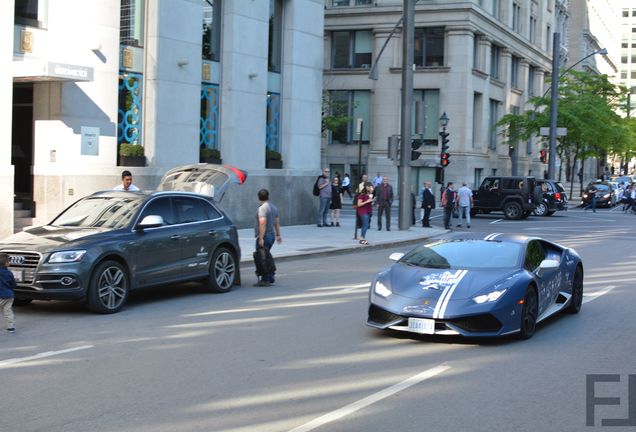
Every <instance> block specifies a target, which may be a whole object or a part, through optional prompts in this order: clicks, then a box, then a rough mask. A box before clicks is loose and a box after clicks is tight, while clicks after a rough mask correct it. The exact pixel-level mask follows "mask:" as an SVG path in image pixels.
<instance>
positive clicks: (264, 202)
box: [254, 189, 283, 286]
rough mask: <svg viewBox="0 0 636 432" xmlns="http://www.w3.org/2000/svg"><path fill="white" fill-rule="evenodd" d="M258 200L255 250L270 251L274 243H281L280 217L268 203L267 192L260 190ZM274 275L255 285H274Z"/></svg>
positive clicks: (267, 276)
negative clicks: (263, 249)
mask: <svg viewBox="0 0 636 432" xmlns="http://www.w3.org/2000/svg"><path fill="white" fill-rule="evenodd" d="M258 200H259V201H260V203H261V205H260V207H259V208H258V210H257V211H256V226H255V227H254V235H255V236H256V249H257V250H258V249H259V248H265V249H267V250H270V249H271V248H272V246H273V245H274V241H277V242H278V243H281V242H282V241H283V238H282V237H281V235H280V217H279V215H278V208H276V206H275V205H274V204H272V203H270V202H269V191H268V190H267V189H261V190H259V191H258ZM274 276H275V273H269V274H264V275H262V276H261V279H260V280H259V281H258V282H257V283H256V285H258V286H266V285H271V284H273V283H274Z"/></svg>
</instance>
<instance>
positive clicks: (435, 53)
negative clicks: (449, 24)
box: [414, 27, 444, 66]
mask: <svg viewBox="0 0 636 432" xmlns="http://www.w3.org/2000/svg"><path fill="white" fill-rule="evenodd" d="M414 62H415V65H416V66H442V65H444V27H427V28H418V29H415V58H414Z"/></svg>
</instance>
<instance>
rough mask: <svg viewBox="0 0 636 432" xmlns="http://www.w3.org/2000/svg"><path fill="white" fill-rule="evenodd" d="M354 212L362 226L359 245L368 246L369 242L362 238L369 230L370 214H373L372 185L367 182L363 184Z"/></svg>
mask: <svg viewBox="0 0 636 432" xmlns="http://www.w3.org/2000/svg"><path fill="white" fill-rule="evenodd" d="M356 212H357V214H358V217H359V218H360V221H361V225H362V229H361V230H360V235H361V237H362V240H360V244H363V245H368V244H369V242H368V241H367V240H366V239H365V238H364V237H365V236H366V234H367V230H368V229H369V221H370V220H371V214H373V185H372V184H371V183H369V182H366V183H365V184H364V189H363V190H362V192H360V194H359V195H358V206H357V208H356Z"/></svg>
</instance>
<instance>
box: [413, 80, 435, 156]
mask: <svg viewBox="0 0 636 432" xmlns="http://www.w3.org/2000/svg"><path fill="white" fill-rule="evenodd" d="M416 101H421V102H422V110H423V111H424V113H423V115H424V130H423V131H422V138H423V139H424V144H425V145H432V146H436V145H437V142H438V135H437V132H438V131H439V116H440V109H439V90H438V89H434V90H415V91H414V92H413V109H412V110H411V112H412V113H413V118H412V121H411V130H412V132H413V134H415V126H416V120H415V102H416Z"/></svg>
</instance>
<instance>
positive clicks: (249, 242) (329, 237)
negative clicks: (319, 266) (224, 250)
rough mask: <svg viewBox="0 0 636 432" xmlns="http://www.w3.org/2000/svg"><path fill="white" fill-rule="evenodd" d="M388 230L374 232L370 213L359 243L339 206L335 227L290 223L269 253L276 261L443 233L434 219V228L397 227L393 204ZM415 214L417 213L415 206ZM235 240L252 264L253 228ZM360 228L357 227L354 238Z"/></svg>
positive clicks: (348, 217) (350, 220)
mask: <svg viewBox="0 0 636 432" xmlns="http://www.w3.org/2000/svg"><path fill="white" fill-rule="evenodd" d="M391 210H392V213H393V216H394V217H392V218H391V231H386V230H385V229H383V230H382V231H378V224H377V215H373V219H372V221H371V228H370V229H369V230H368V231H367V235H366V239H367V241H368V242H369V245H367V246H364V245H361V244H360V243H359V242H358V240H354V239H353V228H354V224H355V217H354V214H353V210H352V209H351V210H349V209H343V212H344V214H342V215H341V216H340V226H339V227H323V228H318V227H317V226H316V224H312V225H293V226H283V227H281V234H282V237H283V242H282V243H280V244H279V243H275V244H274V246H273V247H272V255H273V256H274V258H275V259H276V260H278V261H282V260H283V261H284V259H285V258H291V257H300V256H308V255H325V254H332V253H342V252H343V251H348V250H350V251H353V250H358V249H360V250H361V249H369V248H373V247H380V246H389V245H399V244H402V243H409V242H415V241H418V240H423V239H426V238H428V237H433V236H437V235H440V234H443V233H445V232H446V230H445V229H443V228H442V226H441V220H440V219H435V220H433V222H432V223H434V224H437V225H438V226H436V227H434V228H422V225H421V222H419V223H418V224H416V225H415V226H412V227H410V228H409V229H408V230H405V231H400V230H399V229H398V222H397V213H398V209H397V208H396V207H394V208H392V209H391ZM417 210H418V212H417V213H416V215H419V209H417ZM238 234H239V242H240V245H241V263H245V264H248V263H249V264H251V263H253V262H254V261H253V258H252V252H254V246H255V239H254V229H253V228H244V229H240V230H238ZM359 238H360V230H358V239H359Z"/></svg>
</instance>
